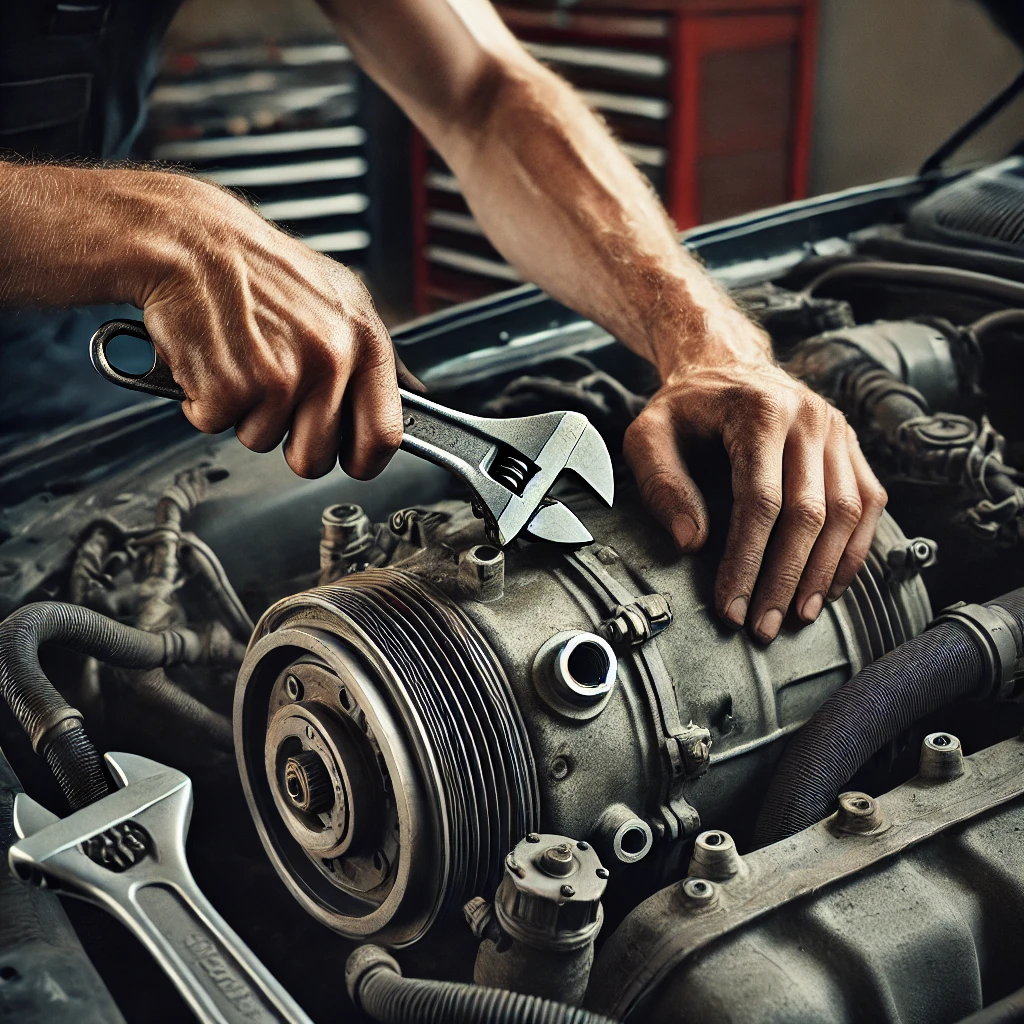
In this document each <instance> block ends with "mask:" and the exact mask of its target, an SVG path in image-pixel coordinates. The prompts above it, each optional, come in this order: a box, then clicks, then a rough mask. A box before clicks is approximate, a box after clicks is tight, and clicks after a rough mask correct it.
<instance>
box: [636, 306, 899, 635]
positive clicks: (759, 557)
mask: <svg viewBox="0 0 1024 1024" xmlns="http://www.w3.org/2000/svg"><path fill="white" fill-rule="evenodd" d="M750 331H752V332H753V331H756V329H755V328H754V327H753V326H752V325H750ZM758 333H759V332H758ZM756 347H758V346H753V347H751V346H748V350H747V352H746V353H745V354H744V355H745V357H744V358H735V357H734V356H733V355H726V356H725V357H721V356H716V357H714V358H707V357H705V358H703V359H701V361H700V362H697V363H693V362H687V363H686V364H681V365H679V366H677V367H676V368H674V369H672V370H670V371H669V372H668V373H664V372H663V380H664V384H663V385H662V387H661V389H660V390H659V391H658V392H657V393H656V394H655V396H654V397H653V398H652V399H651V401H650V403H649V404H648V406H647V408H646V409H644V411H643V412H642V413H641V414H640V415H639V416H638V417H637V419H636V420H635V421H634V422H633V423H632V424H631V425H630V427H629V430H628V431H627V432H626V438H625V444H624V452H625V455H626V459H627V461H628V462H629V464H630V466H631V468H632V470H633V473H634V474H635V476H636V479H637V482H638V483H639V485H640V492H641V494H642V496H643V499H644V502H645V504H646V505H647V506H648V508H649V509H650V510H651V512H652V513H653V514H654V515H655V516H656V517H657V518H658V520H659V521H660V522H661V523H662V524H664V526H665V527H666V528H667V529H668V530H669V531H670V532H671V533H672V536H673V537H674V538H675V540H676V544H677V545H678V546H679V548H680V550H682V551H695V550H697V549H698V548H700V547H701V546H702V545H703V544H704V542H705V540H706V539H707V535H708V513H707V508H706V506H705V503H704V498H703V496H702V495H701V493H700V490H699V489H698V488H697V485H696V484H695V483H694V482H693V479H692V478H691V477H690V475H689V473H688V471H687V467H686V461H685V458H684V455H683V452H684V450H685V448H686V445H687V442H689V441H692V440H697V439H701V438H709V437H713V436H715V435H720V436H721V438H722V442H723V443H724V445H725V449H726V452H727V453H728V455H729V461H730V463H731V464H732V485H733V497H734V504H733V511H732V521H731V522H730V524H729V535H728V539H727V541H726V548H725V554H724V556H723V558H722V563H721V566H720V567H719V570H718V580H717V584H716V588H715V591H716V592H715V603H716V606H717V609H718V613H719V615H721V616H722V617H723V618H724V619H725V620H726V621H728V622H729V623H730V624H732V625H733V626H735V627H737V628H739V627H741V626H743V625H744V623H746V624H748V625H749V627H750V629H751V630H752V631H753V632H754V634H755V635H756V636H757V637H758V638H759V639H761V640H763V641H765V642H769V641H771V640H773V639H774V638H775V637H776V635H777V634H778V632H779V627H780V626H781V625H782V620H783V617H784V616H785V614H786V611H787V609H788V608H789V606H790V604H791V603H792V604H793V606H794V608H795V610H796V612H797V615H798V616H799V617H800V618H801V619H802V620H803V621H804V622H813V621H814V620H815V619H816V618H817V617H818V615H819V613H820V612H821V609H822V607H823V605H824V602H825V600H826V599H831V600H834V599H835V598H837V597H839V596H840V595H841V594H842V593H843V591H844V590H845V589H846V588H847V587H848V586H849V585H850V583H851V582H852V580H853V578H854V576H855V575H856V574H857V572H858V570H859V569H860V567H861V566H862V565H863V564H864V560H865V558H866V557H867V554H868V550H869V549H870V547H871V541H872V538H873V537H874V533H875V526H876V525H877V523H878V519H879V516H881V514H882V510H883V508H884V507H885V503H886V493H885V490H884V489H883V487H882V485H881V484H880V483H879V482H878V480H877V479H876V478H875V475H874V474H873V473H872V472H871V469H870V467H869V466H868V463H867V460H866V459H865V458H864V456H863V454H862V453H861V450H860V445H859V444H858V443H857V437H856V434H854V432H853V430H852V428H851V427H850V426H849V425H848V424H847V422H846V420H845V418H844V417H843V415H842V413H840V412H839V411H838V410H837V409H835V408H834V407H833V406H831V405H829V404H828V403H827V402H825V400H824V399H822V398H821V397H820V396H819V395H817V394H815V393H814V392H813V391H811V390H810V389H809V388H807V387H806V386H805V385H803V384H802V383H800V382H799V381H797V380H795V379H794V378H793V377H790V376H789V375H788V374H787V373H785V372H784V371H783V370H781V369H779V368H778V367H777V366H776V365H774V363H772V362H771V361H770V358H769V357H768V356H767V354H764V355H760V356H755V357H753V358H751V356H750V352H751V351H752V349H755V348H756Z"/></svg>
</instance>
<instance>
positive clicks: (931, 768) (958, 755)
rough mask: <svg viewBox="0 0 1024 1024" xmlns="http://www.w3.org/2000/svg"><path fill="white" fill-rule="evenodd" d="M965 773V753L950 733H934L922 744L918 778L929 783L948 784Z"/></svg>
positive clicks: (926, 737)
mask: <svg viewBox="0 0 1024 1024" xmlns="http://www.w3.org/2000/svg"><path fill="white" fill-rule="evenodd" d="M963 773H964V752H963V749H962V748H961V746H960V741H959V740H958V739H957V738H956V737H955V736H953V735H951V734H950V733H948V732H933V733H930V734H929V735H928V736H925V738H924V742H923V743H922V744H921V761H920V766H919V768H918V776H919V777H920V778H922V779H926V780H928V781H929V782H948V781H949V780H950V779H958V778H960V776H961V775H963Z"/></svg>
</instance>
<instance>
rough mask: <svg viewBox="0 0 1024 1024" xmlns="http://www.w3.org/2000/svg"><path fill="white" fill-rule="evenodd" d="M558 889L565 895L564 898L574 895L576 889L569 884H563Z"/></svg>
mask: <svg viewBox="0 0 1024 1024" xmlns="http://www.w3.org/2000/svg"><path fill="white" fill-rule="evenodd" d="M559 891H560V892H561V893H562V895H563V896H565V897H566V899H568V898H569V897H571V896H575V895H576V890H575V889H574V888H573V887H572V886H571V885H563V886H562V888H561V889H560V890H559Z"/></svg>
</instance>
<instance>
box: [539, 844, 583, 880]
mask: <svg viewBox="0 0 1024 1024" xmlns="http://www.w3.org/2000/svg"><path fill="white" fill-rule="evenodd" d="M539 867H540V869H541V871H543V872H544V874H546V875H554V876H555V877H556V878H557V877H559V876H561V877H563V878H564V877H565V876H566V875H571V874H572V872H573V871H574V870H575V869H576V863H575V861H574V860H573V857H572V850H571V849H570V848H569V844H568V843H559V844H558V845H557V846H552V847H549V848H548V849H547V850H545V851H544V852H543V853H542V854H541V855H540V858H539Z"/></svg>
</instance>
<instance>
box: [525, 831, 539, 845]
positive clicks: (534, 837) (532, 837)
mask: <svg viewBox="0 0 1024 1024" xmlns="http://www.w3.org/2000/svg"><path fill="white" fill-rule="evenodd" d="M526 841H527V842H528V843H539V842H540V836H539V835H538V834H537V833H536V832H528V833H527V834H526Z"/></svg>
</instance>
